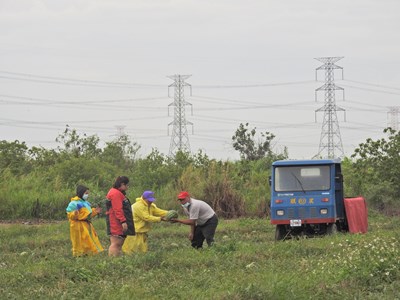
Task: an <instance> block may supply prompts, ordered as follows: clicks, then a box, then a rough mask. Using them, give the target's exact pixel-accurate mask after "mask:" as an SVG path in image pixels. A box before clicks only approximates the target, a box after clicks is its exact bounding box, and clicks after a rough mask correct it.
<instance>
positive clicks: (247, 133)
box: [232, 123, 287, 161]
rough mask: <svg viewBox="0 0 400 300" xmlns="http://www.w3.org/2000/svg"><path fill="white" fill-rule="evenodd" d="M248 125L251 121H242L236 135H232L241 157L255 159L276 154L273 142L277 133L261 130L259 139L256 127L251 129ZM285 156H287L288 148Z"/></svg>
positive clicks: (234, 145) (234, 146) (235, 147)
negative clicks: (273, 149) (244, 123)
mask: <svg viewBox="0 0 400 300" xmlns="http://www.w3.org/2000/svg"><path fill="white" fill-rule="evenodd" d="M248 126H249V123H246V125H243V123H240V125H239V128H238V129H236V132H235V135H234V136H232V141H233V144H232V145H233V148H234V149H235V150H237V151H239V153H240V158H241V159H243V160H251V161H253V160H258V159H261V158H264V157H272V156H274V155H275V154H274V153H273V151H272V145H271V143H272V140H273V139H274V138H275V135H274V134H272V133H270V132H268V131H266V132H260V135H259V137H258V140H257V136H256V134H257V131H256V127H254V128H253V129H249V128H248ZM284 156H287V153H286V149H285V154H284Z"/></svg>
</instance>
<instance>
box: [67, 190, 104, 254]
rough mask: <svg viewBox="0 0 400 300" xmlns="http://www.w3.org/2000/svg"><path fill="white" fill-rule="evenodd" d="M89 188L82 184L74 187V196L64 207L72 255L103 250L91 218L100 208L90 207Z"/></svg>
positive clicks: (95, 252)
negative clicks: (65, 207)
mask: <svg viewBox="0 0 400 300" xmlns="http://www.w3.org/2000/svg"><path fill="white" fill-rule="evenodd" d="M88 197H89V189H88V188H87V187H85V186H83V185H78V187H77V188H76V196H75V197H73V198H71V202H70V203H69V204H68V207H67V209H66V211H67V217H68V220H69V224H70V225H69V227H70V238H71V242H72V255H73V256H82V255H85V254H97V253H99V252H101V251H103V247H102V246H101V244H100V241H99V237H98V236H97V233H96V230H95V229H94V226H93V224H92V223H91V219H92V218H93V217H94V216H96V215H98V214H99V213H100V212H101V208H100V207H97V208H95V209H92V207H91V205H90V203H89V202H88V201H87V199H88Z"/></svg>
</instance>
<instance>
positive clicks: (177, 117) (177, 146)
mask: <svg viewBox="0 0 400 300" xmlns="http://www.w3.org/2000/svg"><path fill="white" fill-rule="evenodd" d="M190 76H191V75H173V76H167V77H168V78H170V79H172V80H173V81H174V83H172V84H171V85H169V86H168V96H169V88H170V87H174V89H175V91H174V102H172V103H170V104H169V105H168V115H169V107H170V106H174V120H173V121H172V122H171V123H169V124H168V135H169V126H170V125H172V135H171V143H170V146H169V155H170V156H174V155H175V154H176V152H177V151H183V152H190V144H189V137H188V132H187V128H186V125H192V126H193V123H191V122H188V121H187V120H186V117H185V106H186V105H192V104H190V103H189V102H186V101H185V97H184V92H185V87H187V86H188V87H190V93H191V92H192V86H191V85H190V84H187V83H186V82H185V79H187V78H189V77H190ZM192 114H193V107H192ZM192 133H193V127H192Z"/></svg>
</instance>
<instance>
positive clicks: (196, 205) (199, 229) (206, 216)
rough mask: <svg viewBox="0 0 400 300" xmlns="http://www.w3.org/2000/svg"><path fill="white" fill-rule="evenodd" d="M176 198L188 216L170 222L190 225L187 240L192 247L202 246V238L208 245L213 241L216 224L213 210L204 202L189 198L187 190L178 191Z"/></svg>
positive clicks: (216, 220)
mask: <svg viewBox="0 0 400 300" xmlns="http://www.w3.org/2000/svg"><path fill="white" fill-rule="evenodd" d="M178 200H179V201H180V202H181V206H182V207H183V211H184V213H185V214H186V215H187V216H188V217H189V218H188V219H185V220H179V219H174V220H172V222H176V223H181V224H185V225H190V233H189V240H190V241H191V242H192V247H193V248H196V249H198V248H202V247H203V242H204V240H206V241H207V244H208V246H209V247H210V246H211V245H212V244H213V242H214V235H215V230H216V229H217V225H218V218H217V215H216V214H215V211H214V210H213V209H212V208H211V206H210V205H208V204H207V203H206V202H204V201H202V200H197V199H193V198H191V197H190V195H189V193H188V192H184V191H183V192H180V193H179V194H178Z"/></svg>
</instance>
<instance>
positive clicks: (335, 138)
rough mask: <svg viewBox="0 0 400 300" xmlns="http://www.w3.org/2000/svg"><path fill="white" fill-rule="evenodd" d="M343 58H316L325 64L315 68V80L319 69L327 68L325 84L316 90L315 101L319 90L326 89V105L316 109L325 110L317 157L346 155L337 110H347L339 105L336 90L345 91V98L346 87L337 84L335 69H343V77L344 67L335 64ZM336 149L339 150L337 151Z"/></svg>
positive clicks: (318, 110)
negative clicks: (336, 99)
mask: <svg viewBox="0 0 400 300" xmlns="http://www.w3.org/2000/svg"><path fill="white" fill-rule="evenodd" d="M342 58H343V57H319V58H316V60H318V61H320V62H322V63H323V65H322V66H320V67H319V68H317V69H316V70H315V80H317V74H318V71H319V70H325V84H324V85H322V86H321V87H319V88H318V89H316V90H315V101H317V92H319V91H325V102H324V106H322V107H321V108H319V109H317V110H316V111H315V113H317V112H320V111H323V112H324V120H323V123H322V129H321V138H320V142H319V150H318V153H317V154H316V155H315V157H324V158H338V157H343V156H344V151H343V144H342V138H341V136H340V129H339V122H338V119H337V114H336V112H337V111H345V110H344V109H343V108H340V107H338V106H337V105H336V101H335V90H341V91H343V99H344V89H343V88H342V87H339V86H337V85H335V80H334V71H335V69H340V70H342V79H343V68H342V67H340V66H337V65H335V63H336V62H337V61H338V60H340V59H342ZM335 150H337V151H336V153H335ZM325 151H326V152H327V153H326V155H324V154H323V153H324V152H325Z"/></svg>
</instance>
